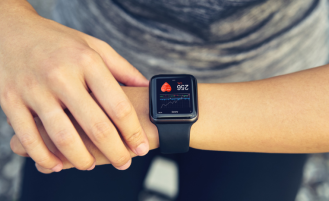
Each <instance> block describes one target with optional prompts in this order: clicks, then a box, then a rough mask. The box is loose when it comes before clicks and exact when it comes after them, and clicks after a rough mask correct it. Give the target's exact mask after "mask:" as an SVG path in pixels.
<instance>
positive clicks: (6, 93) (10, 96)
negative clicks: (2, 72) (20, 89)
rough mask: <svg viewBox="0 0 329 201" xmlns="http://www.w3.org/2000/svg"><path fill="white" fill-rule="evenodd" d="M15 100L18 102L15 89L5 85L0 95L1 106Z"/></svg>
mask: <svg viewBox="0 0 329 201" xmlns="http://www.w3.org/2000/svg"><path fill="white" fill-rule="evenodd" d="M15 102H18V95H17V93H16V92H15V90H12V89H11V88H9V87H5V88H4V89H3V90H2V93H1V95H0V103H1V106H2V107H4V106H6V105H8V104H12V103H15Z"/></svg>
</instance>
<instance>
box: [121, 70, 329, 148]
mask: <svg viewBox="0 0 329 201" xmlns="http://www.w3.org/2000/svg"><path fill="white" fill-rule="evenodd" d="M327 75H329V67H328V66H323V67H319V68H315V69H311V70H307V71H302V72H298V73H294V74H289V75H284V76H279V77H274V78H270V79H265V80H260V81H254V82H244V83H230V84H199V92H198V93H199V120H198V121H197V122H196V123H195V124H194V125H193V126H192V129H191V140H190V146H191V147H193V148H197V149H205V150H221V151H242V152H273V153H314V152H327V151H329V124H328V122H329V105H328V103H329V80H328V79H327ZM125 91H126V92H127V94H128V96H129V97H130V99H131V100H132V102H133V104H134V106H135V107H136V109H137V112H138V114H139V118H140V120H141V122H142V125H143V127H144V128H145V130H146V132H147V133H148V136H151V137H152V138H154V139H153V140H152V139H151V140H150V141H151V148H155V147H157V146H158V144H157V143H158V141H157V138H156V137H155V136H157V130H156V127H155V126H154V125H153V124H152V123H151V122H150V120H149V117H148V90H147V89H132V88H129V87H126V88H125ZM136 97H143V98H136ZM149 134H150V135H149Z"/></svg>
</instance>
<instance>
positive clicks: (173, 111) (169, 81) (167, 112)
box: [150, 75, 197, 120]
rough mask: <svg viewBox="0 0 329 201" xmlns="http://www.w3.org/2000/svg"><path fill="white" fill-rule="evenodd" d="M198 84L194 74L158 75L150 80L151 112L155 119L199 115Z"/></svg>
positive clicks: (184, 117) (194, 116)
mask: <svg viewBox="0 0 329 201" xmlns="http://www.w3.org/2000/svg"><path fill="white" fill-rule="evenodd" d="M196 87H197V84H196V79H195V78H194V77H193V76H192V75H157V76H154V77H153V78H152V79H151V82H150V114H151V116H152V118H153V120H154V119H193V118H196V117H197V94H196V93H197V90H196Z"/></svg>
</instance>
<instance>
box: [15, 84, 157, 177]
mask: <svg viewBox="0 0 329 201" xmlns="http://www.w3.org/2000/svg"><path fill="white" fill-rule="evenodd" d="M122 88H123V90H124V92H125V93H126V95H127V96H128V98H129V99H130V101H131V102H132V105H133V106H134V108H135V110H136V113H137V115H138V119H139V121H140V123H141V125H142V127H143V129H144V130H145V133H146V135H147V138H148V140H149V143H150V149H155V148H157V147H159V137H158V130H157V128H156V127H155V125H154V124H152V123H151V121H150V119H149V108H148V106H149V105H148V102H149V100H148V88H147V87H122ZM66 112H67V115H68V116H69V118H70V120H71V121H72V123H73V125H74V126H75V128H76V130H77V131H78V133H79V135H80V137H81V139H82V141H83V142H84V144H85V146H86V148H87V149H88V151H89V152H90V153H91V154H92V155H93V157H94V158H95V160H96V165H103V164H110V161H109V160H108V159H107V158H106V157H105V155H104V154H103V153H102V152H101V151H100V150H99V149H98V148H97V147H96V146H95V145H94V144H93V142H92V141H91V140H90V139H89V137H88V136H87V135H86V133H85V132H84V131H83V129H82V128H81V127H80V126H79V124H78V123H77V121H76V120H75V119H74V117H73V116H72V115H71V114H70V113H69V112H68V111H66ZM35 121H36V125H37V127H38V130H39V132H40V135H41V137H42V139H43V141H44V142H45V144H46V145H47V147H48V149H49V150H50V151H51V152H52V153H54V154H55V155H56V156H57V157H58V158H59V159H60V160H62V162H63V169H69V168H72V167H74V166H73V164H71V163H70V162H69V160H68V159H67V158H65V156H64V155H63V154H62V153H61V152H60V151H59V150H58V149H57V148H56V146H55V145H54V143H53V142H52V141H51V139H50V137H49V136H48V134H47V132H46V130H45V128H44V126H43V125H42V122H41V121H40V119H39V118H37V117H36V118H35ZM10 146H11V149H12V150H13V152H14V153H16V154H18V155H20V156H24V157H29V155H28V154H27V152H26V150H25V149H24V147H23V146H22V144H21V142H20V141H19V139H18V137H17V136H16V135H14V136H13V137H12V139H11V142H10ZM127 148H128V147H127ZM128 150H129V152H130V155H131V157H135V156H136V154H135V153H134V152H132V151H131V150H130V149H129V148H128ZM36 167H37V169H38V170H39V172H42V173H45V174H49V173H52V172H53V171H52V170H50V169H46V168H43V167H41V166H40V165H38V164H36Z"/></svg>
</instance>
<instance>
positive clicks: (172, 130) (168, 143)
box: [156, 123, 193, 154]
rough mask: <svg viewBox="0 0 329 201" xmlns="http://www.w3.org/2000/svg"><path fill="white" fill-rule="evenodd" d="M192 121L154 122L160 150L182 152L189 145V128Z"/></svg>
mask: <svg viewBox="0 0 329 201" xmlns="http://www.w3.org/2000/svg"><path fill="white" fill-rule="evenodd" d="M192 124H193V123H177V124H156V126H157V127H158V132H159V142H160V151H161V153H163V154H173V153H184V152H187V151H188V150H189V147H190V130H191V126H192Z"/></svg>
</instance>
